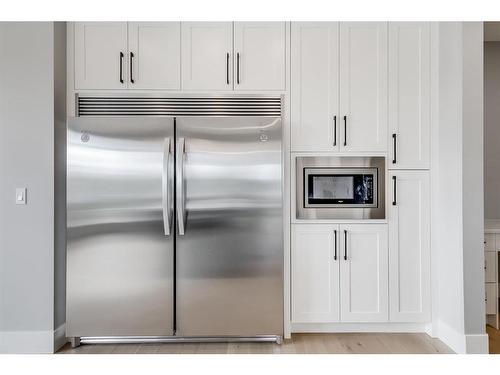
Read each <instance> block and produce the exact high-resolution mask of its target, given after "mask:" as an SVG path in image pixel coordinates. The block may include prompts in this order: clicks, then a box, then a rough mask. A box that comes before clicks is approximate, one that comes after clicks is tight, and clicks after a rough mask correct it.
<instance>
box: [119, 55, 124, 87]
mask: <svg viewBox="0 0 500 375" xmlns="http://www.w3.org/2000/svg"><path fill="white" fill-rule="evenodd" d="M123 56H124V55H123V52H120V83H123Z"/></svg>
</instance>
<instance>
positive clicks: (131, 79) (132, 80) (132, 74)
mask: <svg viewBox="0 0 500 375" xmlns="http://www.w3.org/2000/svg"><path fill="white" fill-rule="evenodd" d="M133 63H134V53H133V52H130V82H132V83H135V81H134V67H133Z"/></svg>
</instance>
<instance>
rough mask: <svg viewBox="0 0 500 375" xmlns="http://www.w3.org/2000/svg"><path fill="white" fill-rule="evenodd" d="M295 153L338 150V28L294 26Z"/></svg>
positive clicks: (319, 24) (316, 24)
mask: <svg viewBox="0 0 500 375" xmlns="http://www.w3.org/2000/svg"><path fill="white" fill-rule="evenodd" d="M291 40H292V48H291V67H290V68H291V74H292V78H291V82H292V84H291V122H292V135H291V140H292V150H294V151H338V150H339V133H338V131H339V124H340V118H339V108H338V105H339V66H338V65H339V43H338V40H339V24H338V22H293V23H292V36H291Z"/></svg>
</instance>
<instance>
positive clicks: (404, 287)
mask: <svg viewBox="0 0 500 375" xmlns="http://www.w3.org/2000/svg"><path fill="white" fill-rule="evenodd" d="M390 181H391V183H392V184H393V185H392V188H391V190H390V191H391V192H392V194H389V195H390V200H391V203H389V205H388V207H389V210H388V214H389V238H390V242H389V275H390V280H389V292H390V301H391V302H390V320H391V322H427V321H429V320H430V299H431V295H430V294H431V292H430V186H429V172H428V171H392V172H391V173H390Z"/></svg>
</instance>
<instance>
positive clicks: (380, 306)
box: [340, 224, 388, 322]
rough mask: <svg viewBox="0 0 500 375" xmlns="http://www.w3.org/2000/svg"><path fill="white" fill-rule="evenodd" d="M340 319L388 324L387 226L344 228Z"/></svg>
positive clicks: (345, 226) (347, 226) (364, 225)
mask: <svg viewBox="0 0 500 375" xmlns="http://www.w3.org/2000/svg"><path fill="white" fill-rule="evenodd" d="M340 232H341V233H340V234H341V237H340V238H341V242H340V243H341V245H340V246H341V252H342V253H341V254H342V258H341V261H340V309H341V310H340V319H341V321H342V322H387V321H388V287H387V286H388V259H387V256H388V243H387V226H386V225H379V224H369V225H367V224H352V225H341V226H340Z"/></svg>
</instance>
